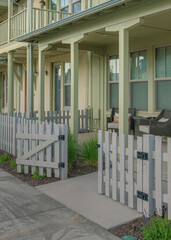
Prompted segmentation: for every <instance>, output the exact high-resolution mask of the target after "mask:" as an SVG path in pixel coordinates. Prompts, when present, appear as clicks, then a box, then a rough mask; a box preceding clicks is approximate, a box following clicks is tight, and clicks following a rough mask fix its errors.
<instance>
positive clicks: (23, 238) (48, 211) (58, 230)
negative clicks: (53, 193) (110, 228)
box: [0, 169, 119, 240]
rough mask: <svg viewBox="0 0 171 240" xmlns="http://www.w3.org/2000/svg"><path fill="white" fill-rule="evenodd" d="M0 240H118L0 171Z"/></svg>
mask: <svg viewBox="0 0 171 240" xmlns="http://www.w3.org/2000/svg"><path fill="white" fill-rule="evenodd" d="M0 239H1V240H2V239H3V240H4V239H5V240H59V239H60V240H72V239H73V240H104V239H107V240H118V239H119V238H117V237H115V236H114V235H112V234H110V233H109V232H107V231H106V230H104V229H103V228H101V227H100V226H98V225H96V224H94V223H92V222H90V221H88V220H87V219H85V218H84V217H81V216H80V215H79V214H77V213H75V212H73V211H72V210H70V209H68V208H66V207H64V206H63V205H62V204H60V203H59V202H57V201H55V200H53V199H51V198H50V197H48V196H46V195H44V194H42V193H40V192H39V191H38V190H36V189H34V188H32V187H30V186H28V185H27V184H24V183H22V182H21V181H20V180H18V179H16V178H15V177H13V176H11V175H10V174H8V173H6V172H4V171H3V170H1V169H0Z"/></svg>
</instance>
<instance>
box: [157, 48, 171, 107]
mask: <svg viewBox="0 0 171 240" xmlns="http://www.w3.org/2000/svg"><path fill="white" fill-rule="evenodd" d="M166 47H171V43H170V44H162V45H157V46H155V47H154V87H155V90H154V91H155V111H156V112H160V111H161V109H158V104H157V102H158V101H157V97H158V96H157V95H158V94H157V83H158V82H161V81H171V77H163V78H157V77H156V70H157V68H156V56H157V55H156V50H157V48H164V59H165V62H164V65H165V66H164V69H165V72H164V73H165V76H166Z"/></svg>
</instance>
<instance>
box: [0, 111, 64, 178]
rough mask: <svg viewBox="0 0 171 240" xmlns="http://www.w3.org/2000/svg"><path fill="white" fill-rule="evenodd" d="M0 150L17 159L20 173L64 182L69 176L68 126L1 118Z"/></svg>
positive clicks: (4, 116) (6, 117) (0, 115)
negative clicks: (37, 173) (37, 172)
mask: <svg viewBox="0 0 171 240" xmlns="http://www.w3.org/2000/svg"><path fill="white" fill-rule="evenodd" d="M0 149H2V150H4V151H7V152H9V153H11V154H13V155H15V156H17V159H16V163H17V171H18V172H22V171H23V170H24V173H29V172H30V171H31V173H32V174H34V172H35V171H36V169H37V168H38V169H39V174H40V175H41V176H43V175H44V173H45V171H46V176H47V177H51V176H52V174H53V175H54V176H55V177H57V178H60V179H62V180H64V179H66V178H67V175H68V126H67V125H63V124H51V123H47V122H46V123H45V122H42V123H41V122H39V121H33V120H28V119H24V118H16V117H11V116H7V115H2V114H0Z"/></svg>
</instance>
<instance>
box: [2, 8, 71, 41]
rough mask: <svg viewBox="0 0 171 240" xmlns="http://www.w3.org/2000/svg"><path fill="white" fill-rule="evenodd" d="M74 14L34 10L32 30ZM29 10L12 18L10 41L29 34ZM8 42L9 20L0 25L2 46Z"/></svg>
mask: <svg viewBox="0 0 171 240" xmlns="http://www.w3.org/2000/svg"><path fill="white" fill-rule="evenodd" d="M71 15H72V13H68V12H62V11H54V10H49V9H41V8H33V14H32V17H33V20H32V23H33V25H32V30H33V31H34V30H36V29H39V28H41V27H44V26H47V25H48V24H51V23H54V22H57V21H59V20H60V19H63V18H66V17H69V16H71ZM27 19H28V18H27V9H24V10H22V11H20V12H19V13H17V14H15V15H13V16H12V17H10V34H9V36H10V37H9V40H10V41H12V40H14V39H15V38H16V37H19V36H22V35H24V34H26V33H27V32H28V28H27ZM7 42H8V19H7V20H5V21H4V22H2V23H0V45H2V44H5V43H7Z"/></svg>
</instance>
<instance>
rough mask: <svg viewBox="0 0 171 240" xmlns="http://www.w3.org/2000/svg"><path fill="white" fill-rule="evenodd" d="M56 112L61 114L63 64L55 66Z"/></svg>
mask: <svg viewBox="0 0 171 240" xmlns="http://www.w3.org/2000/svg"><path fill="white" fill-rule="evenodd" d="M54 77H55V78H54V88H55V96H54V100H55V103H54V110H55V111H57V113H59V111H61V63H56V64H54Z"/></svg>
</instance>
